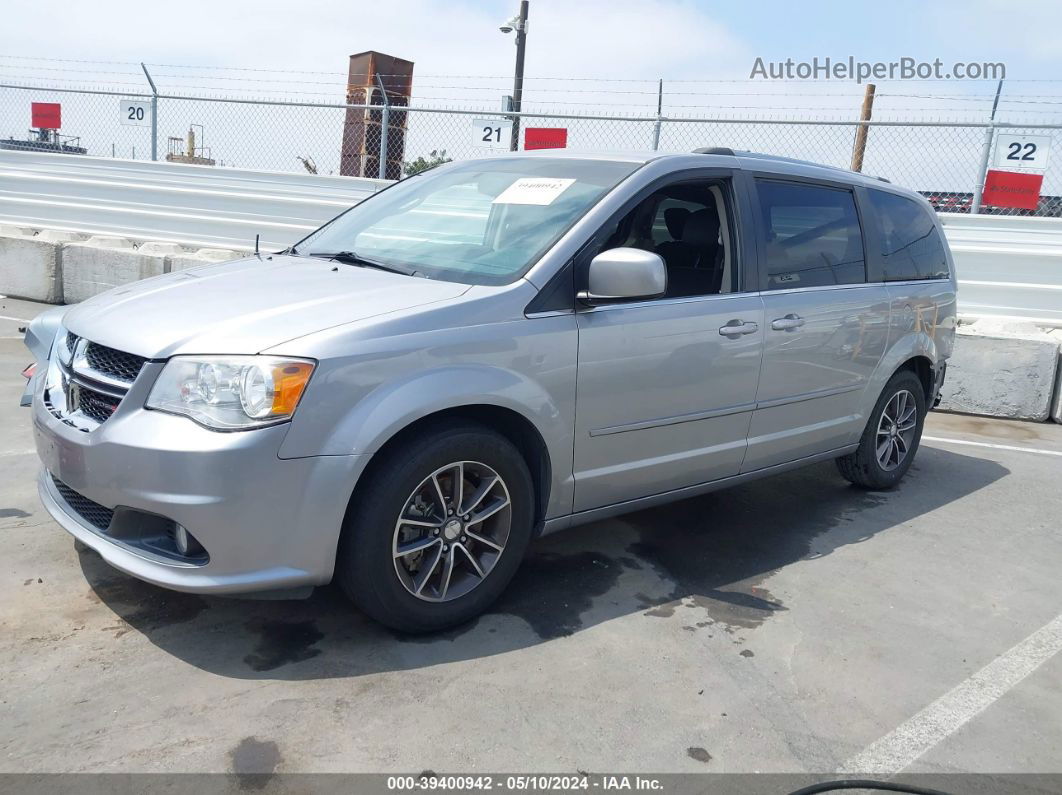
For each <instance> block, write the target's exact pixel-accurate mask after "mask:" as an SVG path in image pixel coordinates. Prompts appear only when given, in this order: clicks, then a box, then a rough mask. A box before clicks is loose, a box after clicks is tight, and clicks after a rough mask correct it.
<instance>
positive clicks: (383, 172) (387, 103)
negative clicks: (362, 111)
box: [376, 74, 408, 179]
mask: <svg viewBox="0 0 1062 795" xmlns="http://www.w3.org/2000/svg"><path fill="white" fill-rule="evenodd" d="M376 83H377V85H379V86H380V96H382V97H383V112H382V115H381V116H380V157H379V160H380V163H379V167H378V168H377V170H376V176H377V177H379V178H380V179H387V155H388V154H389V151H388V149H387V125H388V123H389V122H390V116H391V100H390V99H388V97H387V89H386V88H385V87H384V84H383V78H382V77H380V75H379V74H377V75H376ZM407 104H408V103H407ZM399 176H400V177H401V174H399Z"/></svg>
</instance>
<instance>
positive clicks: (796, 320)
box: [771, 314, 805, 331]
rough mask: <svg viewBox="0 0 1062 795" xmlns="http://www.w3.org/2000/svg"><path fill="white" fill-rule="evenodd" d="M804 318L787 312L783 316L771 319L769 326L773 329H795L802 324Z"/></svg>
mask: <svg viewBox="0 0 1062 795" xmlns="http://www.w3.org/2000/svg"><path fill="white" fill-rule="evenodd" d="M804 322H805V321H804V318H802V317H801V316H800V315H794V314H788V315H786V316H785V317H777V318H775V319H774V320H772V321H771V328H773V329H774V330H775V331H796V330H797V329H798V328H800V327H801V326H803V325H804Z"/></svg>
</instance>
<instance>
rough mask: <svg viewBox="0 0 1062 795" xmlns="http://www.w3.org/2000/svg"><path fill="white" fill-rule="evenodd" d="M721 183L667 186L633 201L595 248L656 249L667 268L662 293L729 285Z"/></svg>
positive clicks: (709, 291)
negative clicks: (665, 282) (628, 209)
mask: <svg viewBox="0 0 1062 795" xmlns="http://www.w3.org/2000/svg"><path fill="white" fill-rule="evenodd" d="M725 190H726V185H725V183H719V182H708V181H705V182H688V183H681V184H678V185H670V186H668V187H666V188H662V189H661V190H658V191H656V192H655V193H653V194H652V195H650V196H648V197H647V198H645V199H644V200H642V201H641V202H639V203H638V205H637V206H636V207H634V209H632V210H631V211H630V212H629V213H627V214H626V215H625V216H623V218H621V219H620V220H619V221H618V222H617V223H616V225H615V227H614V229H613V231H612V232H611V234H610V235H609V237H608V239H607V241H606V242H605V244H604V245H603V246H602V247H601V251H607V250H608V249H611V248H620V247H625V248H637V249H641V250H643V251H651V252H653V253H654V254H658V255H659V256H660V257H661V258H662V259H663V260H664V265H665V266H666V267H667V292H666V293H665V294H664V296H662V297H664V298H678V297H688V296H697V295H716V294H719V293H729V292H733V290H734V284H733V279H734V273H735V270H734V266H733V256H732V251H731V248H732V246H731V236H730V233H729V229H728V225H727V214H726V202H725V199H724V196H725V194H724V191H725Z"/></svg>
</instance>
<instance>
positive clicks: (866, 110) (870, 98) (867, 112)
mask: <svg viewBox="0 0 1062 795" xmlns="http://www.w3.org/2000/svg"><path fill="white" fill-rule="evenodd" d="M873 110H874V84H873V83H867V91H866V93H865V94H864V95H863V109H862V110H861V111H860V112H859V121H861V122H868V121H870V116H871V113H872V112H873ZM868 129H869V127H868V125H867V124H865V123H864V124H860V125H859V126H858V127H857V128H856V134H855V144H854V145H853V146H852V171H862V170H863V154H864V153H865V152H866V151H867V130H868Z"/></svg>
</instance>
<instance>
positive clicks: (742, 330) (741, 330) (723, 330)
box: [719, 318, 760, 340]
mask: <svg viewBox="0 0 1062 795" xmlns="http://www.w3.org/2000/svg"><path fill="white" fill-rule="evenodd" d="M759 330H760V324H759V323H753V322H752V321H749V320H741V319H740V318H734V319H733V320H728V321H727V323H726V325H725V326H720V327H719V333H720V334H721V335H722V336H724V337H729V338H730V339H732V340H736V339H737V338H738V337H740V336H741V335H742V334H755V333H756V332H757V331H759Z"/></svg>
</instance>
